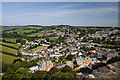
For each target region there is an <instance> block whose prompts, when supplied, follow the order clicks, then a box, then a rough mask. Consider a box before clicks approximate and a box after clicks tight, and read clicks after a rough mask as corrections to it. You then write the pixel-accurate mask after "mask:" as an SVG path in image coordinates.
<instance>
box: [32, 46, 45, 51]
mask: <svg viewBox="0 0 120 80" xmlns="http://www.w3.org/2000/svg"><path fill="white" fill-rule="evenodd" d="M42 48H47V47H46V46H37V47H36V48H34V49H32V50H36V49H42Z"/></svg>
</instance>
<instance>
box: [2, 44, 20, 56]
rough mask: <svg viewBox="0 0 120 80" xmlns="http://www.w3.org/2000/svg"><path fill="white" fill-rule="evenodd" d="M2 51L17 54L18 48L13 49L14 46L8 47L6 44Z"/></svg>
mask: <svg viewBox="0 0 120 80" xmlns="http://www.w3.org/2000/svg"><path fill="white" fill-rule="evenodd" d="M2 51H4V52H7V53H12V54H15V55H16V54H17V53H18V50H16V49H12V48H9V47H6V46H2Z"/></svg>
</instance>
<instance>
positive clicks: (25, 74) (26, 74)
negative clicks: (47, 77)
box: [12, 67, 30, 80]
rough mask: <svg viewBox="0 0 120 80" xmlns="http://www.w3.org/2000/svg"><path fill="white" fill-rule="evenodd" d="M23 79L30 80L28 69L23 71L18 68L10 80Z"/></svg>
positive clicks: (21, 68)
mask: <svg viewBox="0 0 120 80" xmlns="http://www.w3.org/2000/svg"><path fill="white" fill-rule="evenodd" d="M23 78H25V79H26V78H30V73H29V72H28V69H25V68H23V67H20V68H18V69H17V70H16V72H14V74H13V75H12V79H19V80H21V79H23Z"/></svg>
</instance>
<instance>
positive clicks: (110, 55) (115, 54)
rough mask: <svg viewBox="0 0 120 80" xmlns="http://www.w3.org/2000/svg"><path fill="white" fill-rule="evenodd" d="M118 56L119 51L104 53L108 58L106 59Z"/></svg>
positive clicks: (105, 57) (104, 56)
mask: <svg viewBox="0 0 120 80" xmlns="http://www.w3.org/2000/svg"><path fill="white" fill-rule="evenodd" d="M116 56H119V55H118V54H117V53H115V52H110V53H108V54H104V55H103V58H104V59H106V60H109V59H111V58H112V57H116Z"/></svg>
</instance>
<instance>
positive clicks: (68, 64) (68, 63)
mask: <svg viewBox="0 0 120 80" xmlns="http://www.w3.org/2000/svg"><path fill="white" fill-rule="evenodd" d="M66 65H67V66H69V67H71V68H73V66H74V65H73V62H72V61H66Z"/></svg>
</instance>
